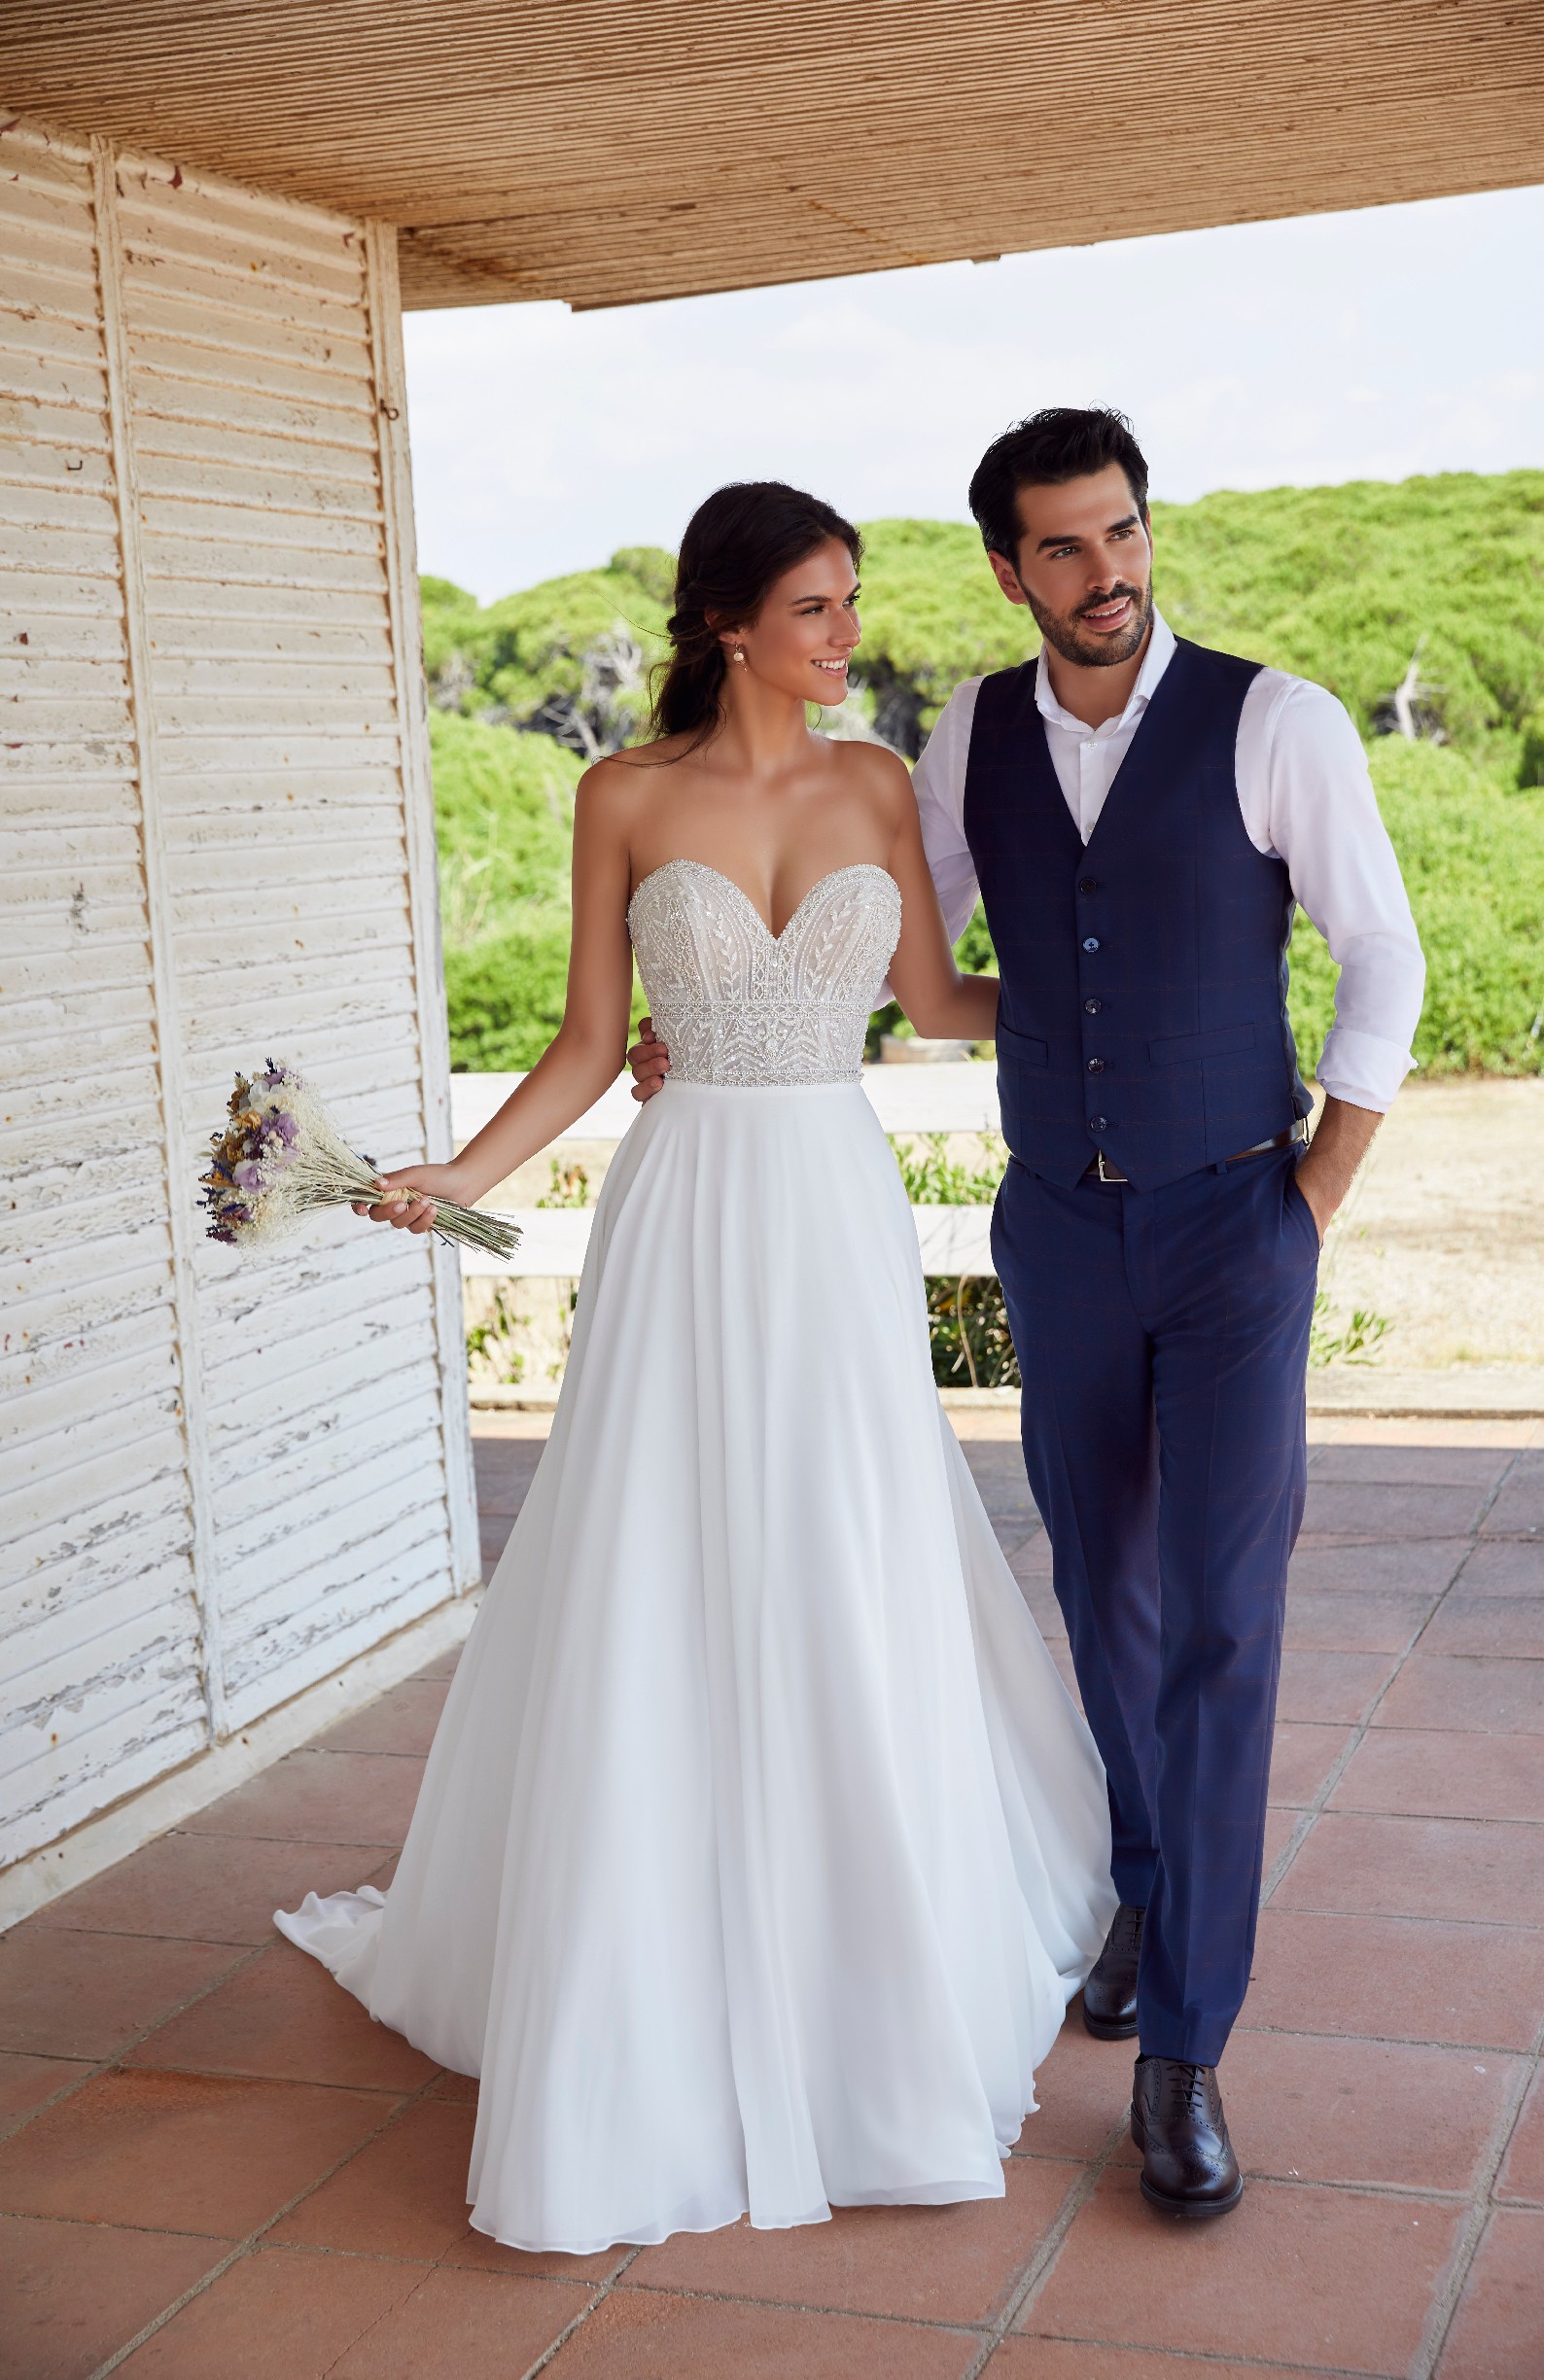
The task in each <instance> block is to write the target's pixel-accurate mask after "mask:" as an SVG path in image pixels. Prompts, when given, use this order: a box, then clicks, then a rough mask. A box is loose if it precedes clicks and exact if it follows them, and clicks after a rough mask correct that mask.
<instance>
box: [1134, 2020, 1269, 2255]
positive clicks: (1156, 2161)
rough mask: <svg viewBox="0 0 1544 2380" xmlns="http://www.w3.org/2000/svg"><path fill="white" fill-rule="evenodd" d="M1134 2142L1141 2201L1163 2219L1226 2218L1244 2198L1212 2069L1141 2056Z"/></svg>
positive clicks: (1180, 2060) (1241, 2178)
mask: <svg viewBox="0 0 1544 2380" xmlns="http://www.w3.org/2000/svg"><path fill="white" fill-rule="evenodd" d="M1131 2136H1132V2139H1133V2141H1134V2142H1135V2143H1136V2145H1137V2147H1138V2148H1139V2149H1140V2151H1141V2153H1142V2168H1141V2194H1142V2196H1143V2197H1144V2198H1145V2199H1146V2201H1147V2203H1148V2205H1149V2206H1155V2207H1158V2208H1161V2209H1162V2211H1163V2213H1164V2214H1166V2215H1188V2216H1190V2217H1191V2218H1192V2219H1193V2220H1198V2221H1199V2220H1204V2219H1205V2218H1206V2217H1207V2216H1209V2215H1227V2214H1229V2213H1231V2211H1232V2209H1233V2208H1234V2207H1236V2206H1237V2205H1238V2203H1239V2200H1240V2199H1241V2198H1242V2197H1243V2195H1244V2177H1243V2175H1242V2174H1241V2173H1240V2171H1239V2160H1238V2158H1237V2157H1236V2156H1235V2155H1234V2153H1233V2143H1232V2142H1231V2141H1230V2140H1229V2138H1228V2123H1227V2118H1226V2117H1225V2116H1224V2115H1223V2113H1222V2093H1221V2091H1220V2090H1219V2089H1218V2088H1217V2070H1216V2068H1215V2067H1214V2066H1191V2065H1189V2064H1187V2062H1186V2061H1185V2060H1184V2059H1183V2058H1165V2057H1140V2058H1139V2059H1138V2060H1137V2073H1136V2078H1135V2081H1134V2082H1133V2085H1132V2095H1131Z"/></svg>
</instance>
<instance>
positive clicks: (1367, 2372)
mask: <svg viewBox="0 0 1544 2380" xmlns="http://www.w3.org/2000/svg"><path fill="white" fill-rule="evenodd" d="M1043 2343H1045V2344H1048V2345H1051V2346H1057V2347H1060V2346H1064V2345H1065V2346H1069V2347H1097V2348H1098V2350H1099V2352H1100V2354H1101V2356H1154V2355H1156V2356H1160V2357H1162V2358H1164V2359H1165V2360H1166V2361H1173V2360H1175V2358H1174V2355H1173V2352H1172V2351H1171V2349H1169V2348H1168V2347H1151V2346H1147V2345H1145V2344H1143V2343H1140V2342H1139V2341H1137V2340H1127V2339H1096V2338H1085V2337H1083V2336H1082V2335H1081V2334H1078V2335H1074V2334H1073V2333H1071V2332H1070V2331H1058V2332H1057V2333H1056V2335H1055V2337H1054V2338H1051V2337H1049V2335H1048V2334H1047V2336H1046V2338H1045V2339H1044V2341H1043ZM1179 2360H1180V2361H1182V2362H1184V2363H1185V2364H1187V2365H1188V2364H1191V2363H1200V2364H1207V2363H1214V2364H1216V2365H1217V2366H1218V2367H1219V2368H1220V2369H1221V2370H1222V2371H1223V2372H1226V2373H1233V2372H1236V2371H1249V2372H1263V2373H1264V2374H1265V2375H1266V2380H1269V2375H1270V2374H1271V2373H1272V2372H1285V2373H1287V2374H1288V2376H1289V2380H1388V2375H1387V2374H1386V2372H1375V2371H1373V2370H1371V2369H1370V2368H1369V2367H1368V2365H1367V2364H1365V2363H1308V2364H1305V2363H1283V2362H1281V2360H1280V2358H1279V2357H1267V2356H1257V2355H1250V2354H1249V2353H1248V2351H1247V2350H1246V2351H1245V2352H1244V2353H1243V2354H1242V2355H1240V2354H1238V2353H1233V2354H1227V2353H1224V2352H1223V2351H1222V2350H1221V2349H1220V2348H1215V2347H1187V2348H1185V2349H1184V2350H1183V2351H1182V2354H1181V2356H1180V2358H1179ZM1098 2380H1119V2373H1118V2367H1117V2366H1116V2365H1115V2364H1111V2365H1110V2366H1109V2368H1108V2369H1107V2370H1102V2371H1101V2372H1100V2373H1099V2375H1098Z"/></svg>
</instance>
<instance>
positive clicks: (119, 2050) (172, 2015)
mask: <svg viewBox="0 0 1544 2380" xmlns="http://www.w3.org/2000/svg"><path fill="white" fill-rule="evenodd" d="M130 1856H132V1854H131V1855H130ZM48 1930H49V1931H51V1932H57V1933H60V1934H64V1933H75V1932H81V1933H87V1932H95V1931H96V1930H97V1929H95V1928H88V1927H84V1926H83V1927H80V1928H75V1927H69V1928H66V1927H64V1926H59V1927H56V1928H50V1929H48ZM101 1932H102V1933H103V1934H104V1935H105V1936H106V1939H107V1940H109V1941H112V1942H197V1941H201V1940H202V1937H201V1936H199V1935H186V1934H115V1933H113V1932H112V1931H111V1930H110V1929H108V1928H106V1927H104V1928H102V1929H101ZM207 1946H208V1947H209V1948H212V1949H216V1950H224V1949H227V1948H235V1949H239V1948H243V1947H244V1948H245V1951H246V1955H245V1957H243V1958H234V1959H232V1960H231V1962H230V1965H229V1966H228V1967H226V1968H222V1970H221V1972H220V1974H219V1975H217V1976H212V1977H210V1979H209V1981H208V1982H207V1983H201V1984H200V1985H199V1987H198V1989H197V1990H196V1991H193V1992H190V1993H189V1995H188V1997H187V1999H186V2000H179V2001H178V2002H177V2003H176V2004H175V2006H173V2007H171V2008H166V2009H161V2010H160V2011H158V2013H157V2014H156V2015H154V2016H152V2017H151V2019H150V2020H149V2022H148V2023H147V2024H143V2025H141V2027H140V2029H139V2031H138V2032H137V2033H131V2034H129V2035H128V2036H127V2038H126V2039H125V2040H123V2041H121V2042H120V2043H119V2044H118V2046H117V2047H116V2048H113V2049H110V2050H108V2051H107V2052H106V2054H105V2055H104V2056H102V2057H99V2058H82V2059H80V2060H78V2061H77V2062H78V2063H79V2064H80V2066H81V2067H82V2069H83V2071H82V2072H81V2073H80V2074H78V2075H75V2076H73V2077H72V2078H71V2080H70V2081H69V2082H61V2083H60V2084H59V2087H58V2089H57V2090H56V2091H51V2092H50V2093H49V2096H48V2097H47V2099H40V2100H39V2101H38V2104H37V2106H36V2107H32V2108H28V2109H27V2110H26V2112H25V2114H24V2115H23V2116H22V2117H20V2119H19V2121H18V2122H17V2123H16V2124H14V2125H13V2126H12V2128H11V2130H10V2131H9V2132H7V2133H6V2134H5V2135H4V2136H3V2142H0V2145H4V2146H9V2144H10V2143H11V2142H12V2141H14V2140H19V2139H20V2137H21V2135H22V2133H23V2132H25V2131H26V2129H27V2127H28V2125H29V2124H34V2123H36V2122H38V2121H39V2119H40V2118H41V2117H44V2116H47V2115H50V2114H51V2113H52V2112H53V2109H54V2108H56V2107H62V2106H63V2105H64V2102H65V2101H66V2099H73V2098H74V2096H75V2094H76V2092H77V2091H79V2090H84V2089H85V2088H86V2086H87V2084H88V2082H98V2081H99V2080H100V2078H101V2077H102V2076H103V2075H105V2074H112V2073H113V2072H114V2070H115V2069H116V2068H119V2067H122V2066H123V2060H124V2058H126V2057H127V2055H128V2054H129V2051H130V2050H132V2049H137V2048H138V2047H140V2045H141V2043H142V2042H148V2041H149V2039H150V2037H151V2035H152V2034H153V2033H158V2032H159V2031H160V2028H161V2026H162V2025H167V2024H171V2023H173V2022H174V2021H175V2020H176V2018H177V2017H179V2016H186V2015H187V2013H188V2011H189V2010H190V2009H194V2008H196V2007H197V2006H198V2003H199V2001H200V2000H207V1999H208V1997H209V1995H210V1993H211V1992H217V1991H218V1990H219V1989H220V1987H221V1985H222V1984H224V1983H229V1982H232V1981H233V1980H234V1978H235V1977H237V1976H238V1975H245V1973H246V1971H247V1969H248V1968H249V1967H250V1966H251V1965H252V1964H253V1961H254V1960H255V1959H257V1958H260V1957H261V1956H262V1954H263V1950H264V1949H265V1948H266V1947H267V1945H266V1943H264V1942H257V1943H247V1944H245V1945H243V1944H239V1943H230V1944H228V1943H225V1942H213V1943H210V1944H209V1945H207ZM8 2054H9V2055H11V2056H13V2057H57V2056H61V2055H63V2052H62V2051H59V2050H48V2049H35V2050H25V2049H12V2050H9V2051H8ZM126 2071H128V2072H131V2073H135V2074H138V2073H154V2072H155V2071H156V2069H155V2068H154V2067H145V2068H140V2067H133V2068H129V2069H127V2070H126ZM195 2236H196V2235H195Z"/></svg>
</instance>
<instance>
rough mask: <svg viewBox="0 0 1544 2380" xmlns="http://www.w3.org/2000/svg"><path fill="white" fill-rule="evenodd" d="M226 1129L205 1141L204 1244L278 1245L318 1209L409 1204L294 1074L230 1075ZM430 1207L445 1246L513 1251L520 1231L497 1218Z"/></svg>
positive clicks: (272, 1068)
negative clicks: (455, 1243) (364, 1202)
mask: <svg viewBox="0 0 1544 2380" xmlns="http://www.w3.org/2000/svg"><path fill="white" fill-rule="evenodd" d="M229 1115H230V1121H229V1123H228V1125H227V1126H226V1128H225V1130H224V1132H218V1133H213V1134H211V1136H210V1143H209V1145H210V1147H211V1148H212V1149H213V1151H214V1156H213V1158H212V1160H211V1163H210V1168H209V1171H208V1172H207V1173H205V1174H204V1175H203V1176H202V1177H201V1178H202V1181H203V1186H204V1187H203V1203H204V1205H205V1206H206V1207H208V1209H209V1237H210V1239H211V1240H223V1241H224V1242H226V1244H227V1246H228V1247H256V1246H259V1245H261V1244H263V1242H267V1241H272V1240H277V1239H280V1238H281V1237H282V1236H283V1235H284V1233H285V1232H287V1231H289V1230H290V1229H291V1228H292V1227H293V1226H294V1225H295V1224H297V1223H298V1222H299V1221H300V1220H301V1219H302V1218H303V1217H304V1216H306V1215H308V1214H313V1213H315V1212H316V1210H317V1209H318V1208H319V1207H348V1206H351V1205H353V1203H354V1202H355V1201H356V1200H359V1199H368V1201H369V1203H370V1204H371V1205H372V1206H378V1205H380V1204H381V1203H382V1202H383V1201H388V1202H389V1201H390V1200H392V1199H402V1200H408V1199H411V1198H413V1197H414V1196H415V1195H416V1193H415V1192H413V1191H412V1190H411V1189H409V1188H406V1187H401V1188H397V1189H393V1190H387V1189H385V1188H384V1187H383V1185H382V1183H381V1179H380V1176H379V1174H378V1173H377V1172H376V1171H375V1168H374V1164H373V1162H372V1161H371V1160H370V1159H369V1158H368V1157H360V1156H357V1155H356V1154H355V1152H354V1150H353V1149H351V1148H350V1147H349V1145H348V1143H347V1141H346V1140H345V1139H344V1138H343V1137H342V1135H341V1133H340V1132H339V1131H338V1129H337V1126H336V1125H335V1124H334V1123H333V1119H332V1117H331V1116H330V1115H329V1114H328V1112H327V1109H326V1108H325V1107H324V1106H323V1104H322V1102H321V1101H320V1100H319V1099H318V1097H317V1095H316V1093H315V1092H314V1091H313V1090H312V1088H311V1086H310V1084H309V1083H308V1082H306V1081H305V1079H304V1078H303V1076H301V1075H299V1074H298V1073H297V1072H296V1070H295V1068H294V1067H288V1066H276V1065H275V1064H274V1062H273V1060H272V1059H271V1058H270V1059H269V1061H268V1064H267V1067H266V1070H265V1071H264V1072H263V1073H261V1074H254V1075H252V1076H250V1077H248V1076H247V1075H245V1074H238V1075H237V1076H236V1087H235V1089H234V1090H233V1091H232V1092H231V1094H230V1104H229ZM434 1205H435V1226H434V1227H435V1230H436V1231H437V1232H438V1233H439V1236H440V1238H441V1239H442V1240H464V1241H465V1242H467V1244H468V1245H469V1246H471V1247H479V1248H486V1249H487V1250H488V1252H489V1253H490V1254H491V1255H494V1256H509V1255H511V1254H512V1253H513V1251H514V1249H515V1248H516V1247H518V1245H519V1243H520V1231H519V1226H518V1225H517V1224H514V1223H511V1222H509V1219H508V1218H507V1217H506V1216H504V1215H493V1214H479V1213H478V1211H477V1209H476V1208H475V1207H458V1206H457V1205H456V1204H455V1202H454V1201H453V1200H450V1199H439V1198H437V1199H436V1200H435V1202H434Z"/></svg>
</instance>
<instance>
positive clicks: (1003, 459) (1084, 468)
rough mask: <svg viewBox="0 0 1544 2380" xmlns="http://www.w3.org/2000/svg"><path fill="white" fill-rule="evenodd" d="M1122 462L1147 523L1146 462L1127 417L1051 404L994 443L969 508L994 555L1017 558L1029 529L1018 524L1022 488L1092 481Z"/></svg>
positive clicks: (972, 488)
mask: <svg viewBox="0 0 1544 2380" xmlns="http://www.w3.org/2000/svg"><path fill="white" fill-rule="evenodd" d="M1111 463H1118V464H1119V465H1120V467H1121V470H1122V471H1123V472H1124V473H1125V474H1126V477H1127V480H1128V481H1129V483H1130V486H1131V495H1132V502H1133V504H1135V506H1136V507H1137V509H1138V511H1139V512H1140V514H1141V517H1142V519H1143V520H1145V519H1146V518H1147V458H1146V456H1145V455H1144V454H1143V453H1142V450H1141V448H1140V446H1139V445H1138V443H1137V439H1136V437H1135V435H1134V433H1133V431H1132V426H1131V424H1130V422H1129V421H1128V420H1127V419H1126V416H1125V414H1124V413H1116V412H1114V411H1112V410H1111V408H1110V407H1109V406H1108V405H1090V406H1088V407H1087V408H1086V409H1085V408H1081V407H1079V406H1077V405H1046V406H1045V407H1044V409H1043V411H1041V412H1039V413H1032V414H1031V415H1030V417H1029V419H1028V420H1027V421H1021V422H1015V423H1014V425H1013V427H1012V429H1011V430H1004V431H1003V433H1002V436H1001V437H1000V438H994V439H993V441H992V443H991V445H990V446H989V447H988V448H987V450H986V453H985V454H984V455H983V456H982V458H981V460H980V462H979V463H978V464H977V465H976V468H975V473H974V475H973V477H972V478H971V481H970V509H971V511H972V512H973V513H974V514H975V520H976V527H977V528H978V529H979V530H980V532H981V542H982V543H983V544H984V545H985V547H986V549H987V551H988V553H1000V554H1005V555H1006V556H1007V558H1008V560H1009V561H1010V562H1011V561H1014V560H1016V558H1017V555H1018V546H1019V539H1020V538H1021V537H1022V536H1023V534H1024V532H1023V529H1022V528H1021V526H1020V522H1019V508H1018V494H1019V490H1020V488H1022V487H1060V486H1061V485H1062V483H1063V481H1064V480H1067V479H1086V478H1087V477H1088V476H1089V475H1090V473H1094V472H1102V471H1104V470H1105V469H1106V468H1107V466H1108V465H1109V464H1111Z"/></svg>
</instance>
